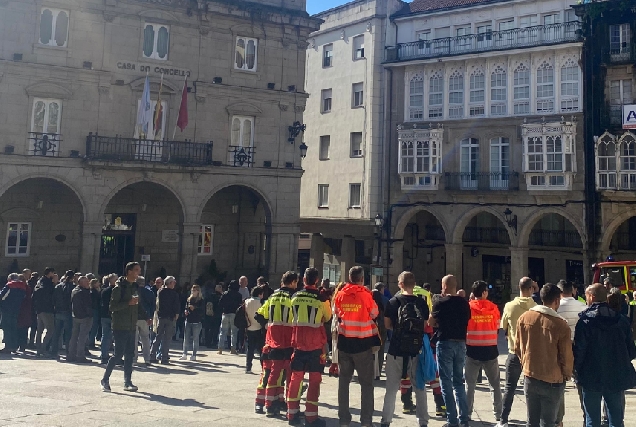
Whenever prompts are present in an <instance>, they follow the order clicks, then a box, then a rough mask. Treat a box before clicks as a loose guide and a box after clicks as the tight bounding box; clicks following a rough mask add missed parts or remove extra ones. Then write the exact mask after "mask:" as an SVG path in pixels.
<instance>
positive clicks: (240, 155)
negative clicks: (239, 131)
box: [227, 145, 255, 168]
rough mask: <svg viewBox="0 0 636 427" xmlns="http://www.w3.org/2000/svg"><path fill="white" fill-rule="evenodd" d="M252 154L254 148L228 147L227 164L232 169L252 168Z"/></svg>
mask: <svg viewBox="0 0 636 427" xmlns="http://www.w3.org/2000/svg"><path fill="white" fill-rule="evenodd" d="M254 154H255V152H254V147H242V146H240V145H230V147H229V149H228V159H227V164H228V165H229V166H234V167H243V168H251V167H254Z"/></svg>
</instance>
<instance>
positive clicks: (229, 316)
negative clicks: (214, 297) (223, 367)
mask: <svg viewBox="0 0 636 427" xmlns="http://www.w3.org/2000/svg"><path fill="white" fill-rule="evenodd" d="M239 289H240V285H239V283H238V282H237V281H236V280H232V281H231V282H230V285H229V287H228V290H227V292H225V293H224V294H223V296H221V299H220V300H219V309H220V310H221V313H222V314H223V317H222V319H221V332H220V333H219V351H218V353H219V354H223V348H224V347H225V339H226V337H227V334H228V332H229V331H232V341H231V343H230V353H232V354H238V353H237V352H236V349H237V344H238V328H237V327H236V326H234V318H235V317H236V311H237V310H238V309H239V307H240V306H241V304H243V297H242V296H241V293H240V292H239Z"/></svg>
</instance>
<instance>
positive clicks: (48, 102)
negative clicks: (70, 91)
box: [31, 98, 62, 135]
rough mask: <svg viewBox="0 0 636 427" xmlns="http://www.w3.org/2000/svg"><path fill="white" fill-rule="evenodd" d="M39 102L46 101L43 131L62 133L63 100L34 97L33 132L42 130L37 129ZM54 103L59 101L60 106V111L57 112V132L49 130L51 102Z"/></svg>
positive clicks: (32, 109) (32, 108) (32, 110)
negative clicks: (37, 106)
mask: <svg viewBox="0 0 636 427" xmlns="http://www.w3.org/2000/svg"><path fill="white" fill-rule="evenodd" d="M38 102H43V103H44V119H43V124H42V131H41V132H42V133H50V134H56V135H59V134H60V133H61V132H60V125H61V123H62V100H60V99H53V98H34V99H33V105H32V106H31V132H40V131H36V130H35V107H36V105H37V103H38ZM53 103H57V105H58V108H59V111H58V114H57V123H56V128H57V131H56V132H50V131H49V114H50V109H51V104H53Z"/></svg>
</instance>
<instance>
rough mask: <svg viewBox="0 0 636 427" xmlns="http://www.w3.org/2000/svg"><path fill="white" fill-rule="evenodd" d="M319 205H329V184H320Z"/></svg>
mask: <svg viewBox="0 0 636 427" xmlns="http://www.w3.org/2000/svg"><path fill="white" fill-rule="evenodd" d="M318 207H319V208H328V207H329V184H318Z"/></svg>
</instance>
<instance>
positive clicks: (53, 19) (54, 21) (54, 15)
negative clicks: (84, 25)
mask: <svg viewBox="0 0 636 427" xmlns="http://www.w3.org/2000/svg"><path fill="white" fill-rule="evenodd" d="M45 10H49V11H50V12H51V34H50V35H49V37H50V38H49V42H48V43H42V14H43V13H44V11H45ZM62 12H63V13H66V35H65V38H64V44H63V45H61V46H60V45H58V44H57V41H56V40H55V33H56V30H57V18H58V17H59V15H60V13H62ZM39 24H40V26H39V28H38V43H39V44H40V45H41V46H50V47H67V46H68V36H69V32H70V27H71V14H70V12H69V11H68V10H64V9H54V8H51V7H42V9H41V10H40V20H39Z"/></svg>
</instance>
